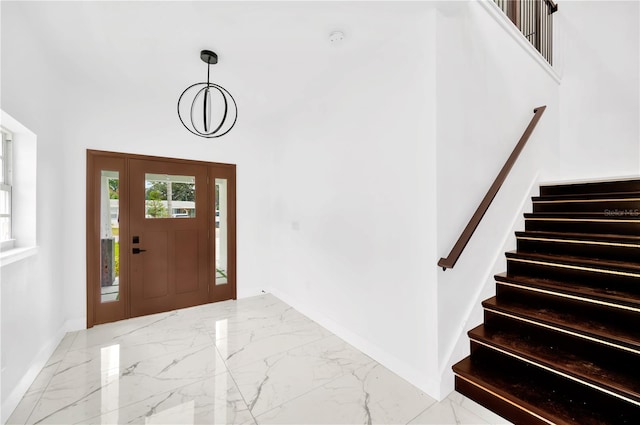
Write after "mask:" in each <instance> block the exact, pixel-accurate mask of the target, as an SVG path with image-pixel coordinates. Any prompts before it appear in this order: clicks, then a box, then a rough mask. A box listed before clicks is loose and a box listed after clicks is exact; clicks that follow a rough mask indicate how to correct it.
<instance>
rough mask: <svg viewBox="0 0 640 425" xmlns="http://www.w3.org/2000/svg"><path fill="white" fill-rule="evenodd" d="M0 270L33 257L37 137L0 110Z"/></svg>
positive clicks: (34, 251)
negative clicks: (0, 124) (0, 137)
mask: <svg viewBox="0 0 640 425" xmlns="http://www.w3.org/2000/svg"><path fill="white" fill-rule="evenodd" d="M0 123H2V127H0V130H1V131H0V132H1V136H2V143H1V146H0V267H4V266H5V265H8V264H11V263H14V262H16V261H20V260H22V259H24V258H27V257H30V256H32V255H35V254H37V252H38V247H37V245H36V212H37V208H36V168H37V151H38V146H37V145H38V140H37V139H38V137H37V136H36V134H35V133H33V132H32V131H31V130H29V129H28V128H27V127H25V126H24V125H22V124H21V123H20V122H18V121H17V120H16V119H14V118H13V117H12V116H11V115H9V114H7V113H6V112H5V111H3V110H1V109H0Z"/></svg>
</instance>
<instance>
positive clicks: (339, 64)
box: [2, 1, 431, 111]
mask: <svg viewBox="0 0 640 425" xmlns="http://www.w3.org/2000/svg"><path fill="white" fill-rule="evenodd" d="M430 7H431V4H430V3H429V2H399V1H390V2H329V1H327V2H302V1H301V2H293V1H290V2H244V1H235V2H216V1H199V2H183V1H178V2H146V1H127V2H6V1H2V24H3V25H2V37H3V47H5V46H4V45H5V43H6V42H7V37H20V34H19V33H20V32H21V31H29V32H30V33H31V34H33V35H34V36H35V37H37V38H39V39H40V40H41V43H42V51H43V52H45V53H40V52H38V53H37V54H38V55H39V54H45V55H46V56H47V59H48V60H47V62H48V64H49V65H50V66H52V67H53V68H55V72H57V73H59V74H60V75H62V76H63V77H64V81H66V82H67V84H69V86H70V88H73V89H76V90H89V89H93V90H96V89H97V90H99V91H100V92H101V94H102V96H118V97H121V98H122V96H148V97H149V98H150V99H151V98H154V97H157V96H159V97H164V96H162V93H170V96H171V97H172V98H174V97H175V98H177V95H178V94H179V93H180V92H181V91H182V90H183V89H184V88H186V87H187V86H188V85H190V84H192V83H195V82H197V81H202V80H204V79H206V65H205V64H204V63H203V62H201V60H200V58H199V52H200V50H201V49H211V50H214V51H216V52H217V53H218V56H219V63H218V65H215V66H213V67H212V81H213V82H216V83H219V84H221V85H223V86H224V87H225V88H227V89H228V90H229V91H230V92H231V93H232V94H234V96H236V98H238V97H240V98H243V97H244V98H246V97H251V99H252V103H254V104H256V105H262V106H268V109H269V110H270V111H274V110H282V109H284V108H287V107H292V105H295V104H296V103H298V102H300V101H303V99H305V98H308V97H309V96H310V95H311V94H312V93H314V90H315V89H314V87H322V84H318V83H319V82H320V81H324V84H327V81H328V83H330V81H331V79H335V78H340V75H341V73H343V72H345V71H346V70H348V69H352V68H354V67H362V66H363V65H366V66H370V65H367V64H372V65H374V66H375V63H376V62H378V61H383V60H385V57H384V46H385V44H387V42H388V41H389V40H394V41H395V42H398V38H399V37H400V38H403V37H417V36H418V34H420V32H419V31H416V26H417V25H420V22H421V20H420V19H421V18H422V17H423V16H424V13H426V11H427V10H428V9H429V8H430ZM334 30H341V31H343V32H344V33H345V34H346V39H345V40H344V42H342V43H341V44H339V45H336V44H332V43H330V42H329V33H330V32H331V31H334ZM9 42H10V41H9ZM416 53H417V54H419V52H416ZM37 60H38V59H37V56H34V61H37ZM399 65H401V64H399ZM3 83H5V82H4V81H3Z"/></svg>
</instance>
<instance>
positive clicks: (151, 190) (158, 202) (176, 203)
mask: <svg viewBox="0 0 640 425" xmlns="http://www.w3.org/2000/svg"><path fill="white" fill-rule="evenodd" d="M144 188H145V218H193V217H195V216H196V178H195V176H176V175H170V174H149V173H147V174H145V182H144Z"/></svg>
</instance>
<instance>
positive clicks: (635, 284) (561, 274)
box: [507, 258, 640, 293]
mask: <svg viewBox="0 0 640 425" xmlns="http://www.w3.org/2000/svg"><path fill="white" fill-rule="evenodd" d="M562 266H563V264H556V265H553V266H551V265H546V264H539V263H530V262H521V261H517V260H515V259H511V258H509V259H507V275H508V276H543V277H544V278H546V279H551V280H558V281H561V280H566V281H571V282H581V283H584V284H586V285H589V286H591V287H598V288H609V289H622V288H624V289H625V290H628V291H630V292H632V293H640V277H637V276H627V275H620V274H615V273H601V272H595V271H590V270H585V269H577V268H567V267H562ZM571 267H573V266H571ZM576 267H578V266H576ZM602 270H606V269H602Z"/></svg>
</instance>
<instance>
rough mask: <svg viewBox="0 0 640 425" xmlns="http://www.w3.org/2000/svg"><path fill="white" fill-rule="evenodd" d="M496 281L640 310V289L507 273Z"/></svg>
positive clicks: (499, 275)
mask: <svg viewBox="0 0 640 425" xmlns="http://www.w3.org/2000/svg"><path fill="white" fill-rule="evenodd" d="M495 279H496V281H497V282H498V283H500V282H506V283H514V284H517V285H520V286H526V287H531V288H538V289H543V290H547V291H553V292H559V293H563V294H569V295H573V296H579V297H584V298H589V299H594V300H598V301H603V302H609V303H613V304H619V305H624V306H629V307H635V308H640V288H638V290H639V292H638V293H634V292H631V291H624V290H620V289H614V288H609V287H603V286H597V285H595V286H589V285H588V284H584V283H580V282H569V281H557V280H553V279H545V278H541V277H530V276H508V275H507V274H506V273H498V274H496V275H495Z"/></svg>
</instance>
